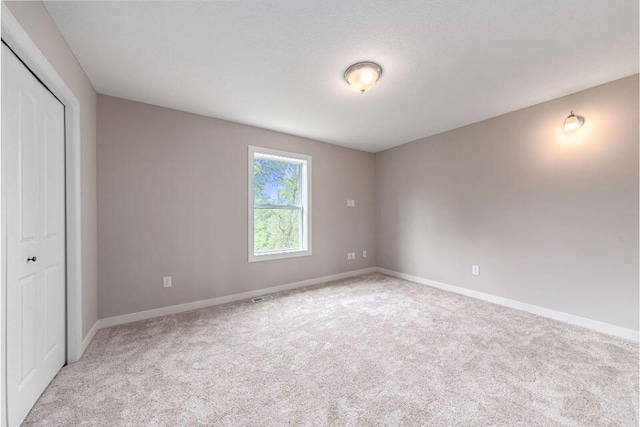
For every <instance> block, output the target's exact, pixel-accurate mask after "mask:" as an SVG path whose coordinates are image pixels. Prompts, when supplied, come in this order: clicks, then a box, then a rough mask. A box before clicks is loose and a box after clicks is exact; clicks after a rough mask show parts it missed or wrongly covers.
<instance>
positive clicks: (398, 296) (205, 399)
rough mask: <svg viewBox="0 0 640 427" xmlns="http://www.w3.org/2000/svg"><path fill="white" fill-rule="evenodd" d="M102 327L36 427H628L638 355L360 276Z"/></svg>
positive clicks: (555, 325)
mask: <svg viewBox="0 0 640 427" xmlns="http://www.w3.org/2000/svg"><path fill="white" fill-rule="evenodd" d="M274 296H275V298H274V299H273V300H271V301H265V302H262V303H252V302H239V303H233V304H227V305H223V306H217V307H211V308H206V309H202V310H197V311H192V312H189V313H182V314H177V315H172V316H166V317H161V318H157V319H151V320H146V321H142V322H137V323H133V324H128V325H123V326H117V327H112V328H109V329H102V330H100V331H98V333H97V334H96V337H95V339H94V340H93V342H92V343H91V345H90V346H89V348H88V349H87V351H86V353H85V354H84V356H83V357H82V359H81V360H80V361H79V362H77V363H75V364H72V365H69V366H66V367H64V368H63V369H62V370H61V371H60V373H59V374H58V375H57V376H56V378H55V379H54V380H53V382H52V383H51V385H50V386H49V387H48V388H47V390H46V391H45V392H44V393H43V395H42V396H41V397H40V399H39V401H38V402H37V404H36V405H35V407H34V408H33V410H32V411H31V413H30V414H29V416H28V417H27V419H26V421H25V425H43V426H110V427H111V426H199V425H203V426H204V425H207V426H209V425H220V426H248V425H251V426H286V425H295V426H317V425H330V426H336V425H340V426H342V425H350V426H356V425H358V426H360V425H362V426H370V425H371V426H373V425H390V426H391V425H392V426H398V425H406V426H413V425H416V426H417V425H424V426H450V425H451V426H453V425H455V426H489V425H491V426H496V425H498V426H536V425H537V426H600V425H602V426H614V425H615V426H637V425H638V387H639V386H638V345H637V344H635V343H631V342H627V341H624V340H621V339H617V338H614V337H610V336H607V335H603V334H599V333H596V332H592V331H590V330H586V329H582V328H578V327H574V326H571V325H567V324H564V323H560V322H556V321H553V320H549V319H545V318H542V317H538V316H534V315H532V314H528V313H525V312H521V311H517V310H513V309H509V308H505V307H502V306H498V305H493V304H489V303H486V302H483V301H479V300H475V299H472V298H467V297H464V296H460V295H457V294H452V293H448V292H444V291H440V290H437V289H432V288H429V287H427V286H423V285H418V284H415V283H411V282H407V281H404V280H401V279H397V278H392V277H388V276H385V275H382V274H377V273H375V274H370V275H365V276H359V277H354V278H350V279H345V280H341V281H337V282H332V283H328V284H324V285H320V286H316V287H311V288H307V289H303V290H296V291H288V292H283V293H279V294H276V295H274Z"/></svg>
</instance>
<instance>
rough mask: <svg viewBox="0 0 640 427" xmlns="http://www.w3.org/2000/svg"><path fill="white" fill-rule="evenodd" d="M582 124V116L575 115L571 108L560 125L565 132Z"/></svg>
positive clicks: (578, 127)
mask: <svg viewBox="0 0 640 427" xmlns="http://www.w3.org/2000/svg"><path fill="white" fill-rule="evenodd" d="M583 124H584V117H582V116H576V115H575V114H573V110H571V114H569V115H568V116H567V118H566V119H565V121H564V126H563V127H562V128H563V129H564V131H565V132H571V131H572V130H576V129H580V128H581V127H582V125H583Z"/></svg>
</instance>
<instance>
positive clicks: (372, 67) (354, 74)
mask: <svg viewBox="0 0 640 427" xmlns="http://www.w3.org/2000/svg"><path fill="white" fill-rule="evenodd" d="M381 76H382V68H380V66H379V65H378V64H376V63H374V62H358V63H357V64H353V65H352V66H350V67H349V68H347V71H345V72H344V79H345V80H346V82H347V83H348V84H349V86H351V87H352V88H354V89H355V90H357V91H358V92H360V93H365V92H366V91H368V90H369V89H371V88H372V87H373V85H375V84H376V82H377V81H378V80H379V79H380V77H381Z"/></svg>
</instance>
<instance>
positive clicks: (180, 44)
mask: <svg viewBox="0 0 640 427" xmlns="http://www.w3.org/2000/svg"><path fill="white" fill-rule="evenodd" d="M46 6H47V8H48V10H49V12H50V14H51V16H52V17H53V19H54V20H55V22H56V24H57V25H58V27H59V28H60V30H61V32H62V34H63V35H64V37H65V39H66V40H67V42H68V43H69V45H70V46H71V49H72V50H73V52H74V53H75V55H76V56H77V58H78V60H79V61H80V64H81V65H82V67H83V68H84V70H85V71H86V73H87V75H88V76H89V79H90V80H91V82H92V83H93V85H94V87H95V88H96V90H97V91H98V92H99V93H103V94H108V95H113V96H117V97H121V98H127V99H132V100H136V101H141V102H146V103H149V104H155V105H160V106H164V107H169V108H175V109H178V110H184V111H189V112H193V113H197V114H203V115H206V116H211V117H218V118H221V119H226V120H231V121H235V122H240V123H246V124H250V125H254V126H259V127H263V128H267V129H273V130H278V131H282V132H287V133H291V134H295V135H301V136H305V137H309V138H314V139H318V140H321V141H326V142H330V143H334V144H338V145H344V146H348V147H352V148H357V149H362V150H366V151H372V152H376V151H380V150H383V149H385V148H389V147H392V146H395V145H399V144H402V143H405V142H408V141H412V140H415V139H418V138H421V137H425V136H428V135H433V134H435V133H439V132H442V131H445V130H448V129H452V128H455V127H459V126H462V125H465V124H469V123H473V122H476V121H479V120H482V119H486V118H489V117H493V116H496V115H500V114H503V113H506V112H509V111H513V110H516V109H519V108H522V107H526V106H529V105H533V104H536V103H539V102H542V101H546V100H549V99H552V98H556V97H559V96H562V95H567V94H569V93H573V92H576V91H579V90H581V89H585V88H589V87H592V86H596V85H598V84H601V83H605V82H608V81H611V80H615V79H618V78H622V77H625V76H628V75H631V74H635V73H637V72H638V37H639V33H638V1H637V0H536V1H531V0H526V1H525V0H522V1H516V0H492V1H478V0H467V1H456V0H431V1H425V0H405V1H389V0H386V1H370V0H366V1H365V0H357V1H344V0H342V1H336V0H325V1H304V0H273V1H211V2H179V1H178V2H170V1H166V2H98V1H84V2H82V1H81V2H47V3H46ZM362 60H370V61H375V62H377V63H379V64H380V65H381V66H382V68H383V69H384V73H383V76H382V79H381V80H380V81H379V82H378V84H377V85H376V87H374V88H373V89H371V90H370V91H369V92H367V93H366V94H364V95H360V94H358V93H356V92H354V91H353V90H351V89H350V88H349V87H348V86H347V85H346V84H345V82H344V81H343V78H342V75H343V72H344V70H345V68H347V67H348V66H349V65H351V64H352V63H354V62H357V61H362ZM561 119H562V118H558V120H561ZM251 142H252V143H258V142H259V141H251Z"/></svg>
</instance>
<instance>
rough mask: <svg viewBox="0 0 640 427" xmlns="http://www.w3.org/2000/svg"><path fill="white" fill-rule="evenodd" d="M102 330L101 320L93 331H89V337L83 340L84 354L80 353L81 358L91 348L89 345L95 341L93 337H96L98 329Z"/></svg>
mask: <svg viewBox="0 0 640 427" xmlns="http://www.w3.org/2000/svg"><path fill="white" fill-rule="evenodd" d="M100 328H101V326H100V320H96V323H94V324H93V326H92V327H91V329H89V333H88V334H87V336H86V337H84V339H83V340H82V353H80V357H82V355H83V354H84V352H85V350H86V349H87V347H89V344H91V341H93V337H95V336H96V332H98V329H100Z"/></svg>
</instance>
